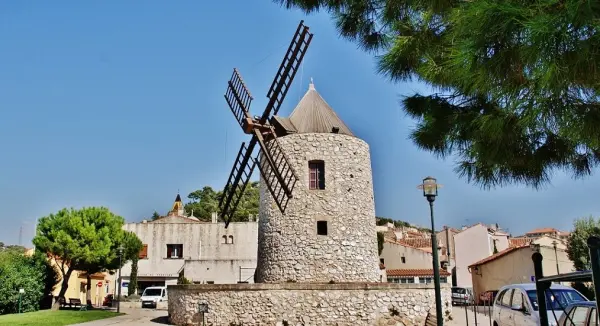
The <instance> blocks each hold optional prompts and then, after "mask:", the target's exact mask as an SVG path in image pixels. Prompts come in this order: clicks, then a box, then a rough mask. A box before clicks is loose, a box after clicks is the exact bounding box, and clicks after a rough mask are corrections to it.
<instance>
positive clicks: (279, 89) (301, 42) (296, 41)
mask: <svg viewBox="0 0 600 326" xmlns="http://www.w3.org/2000/svg"><path fill="white" fill-rule="evenodd" d="M312 37H313V34H310V33H309V32H308V27H307V26H305V25H304V21H301V22H300V24H299V25H298V29H296V33H295V34H294V38H293V39H292V42H291V43H290V46H289V47H288V50H287V53H286V54H285V57H284V58H283V61H282V62H281V65H280V66H279V70H278V71H277V74H276V75H275V78H274V79H273V82H272V83H271V88H270V89H269V92H268V93H267V97H268V98H269V103H268V104H267V107H266V108H265V112H264V113H263V115H262V117H261V123H263V124H264V123H265V122H266V121H267V120H268V119H270V117H271V111H272V112H273V115H275V114H277V112H278V111H279V108H280V107H281V103H283V100H284V99H285V96H286V94H287V92H288V90H289V88H290V85H291V84H292V81H293V80H294V76H296V72H298V67H300V64H301V63H302V59H303V58H304V54H305V53H306V50H307V49H308V46H309V45H310V41H311V40H312Z"/></svg>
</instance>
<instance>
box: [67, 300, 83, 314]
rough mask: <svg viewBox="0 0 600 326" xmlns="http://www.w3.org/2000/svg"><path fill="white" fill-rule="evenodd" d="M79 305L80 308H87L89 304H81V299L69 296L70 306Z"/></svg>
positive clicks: (81, 309)
mask: <svg viewBox="0 0 600 326" xmlns="http://www.w3.org/2000/svg"><path fill="white" fill-rule="evenodd" d="M73 306H75V307H77V306H79V310H80V311H83V310H87V305H84V304H81V300H80V299H77V298H69V307H73Z"/></svg>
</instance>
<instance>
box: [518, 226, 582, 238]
mask: <svg viewBox="0 0 600 326" xmlns="http://www.w3.org/2000/svg"><path fill="white" fill-rule="evenodd" d="M570 234H571V233H570V232H566V231H560V230H557V229H555V228H539V229H535V230H531V231H529V232H527V233H525V237H527V238H539V237H544V236H546V237H551V238H556V239H561V240H565V241H566V240H567V238H568V237H569V235H570Z"/></svg>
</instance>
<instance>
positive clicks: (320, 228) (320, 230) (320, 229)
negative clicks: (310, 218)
mask: <svg viewBox="0 0 600 326" xmlns="http://www.w3.org/2000/svg"><path fill="white" fill-rule="evenodd" d="M317 234H318V235H327V221H317Z"/></svg>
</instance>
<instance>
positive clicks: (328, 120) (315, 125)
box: [288, 79, 354, 136]
mask: <svg viewBox="0 0 600 326" xmlns="http://www.w3.org/2000/svg"><path fill="white" fill-rule="evenodd" d="M288 119H289V122H291V123H292V125H293V127H294V129H295V132H297V133H338V134H344V135H349V136H354V134H353V133H352V131H350V128H348V126H347V125H346V124H345V123H344V122H343V121H342V120H341V119H340V118H339V117H338V115H337V114H336V113H335V111H333V109H332V108H331V107H330V106H329V104H327V102H325V100H324V99H323V98H322V97H321V95H320V94H319V93H318V92H317V90H316V89H315V85H314V84H313V82H312V79H311V82H310V85H309V87H308V91H307V92H306V94H304V97H302V99H301V100H300V102H299V103H298V105H297V106H296V108H295V109H294V111H292V114H290V117H289V118H288Z"/></svg>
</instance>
